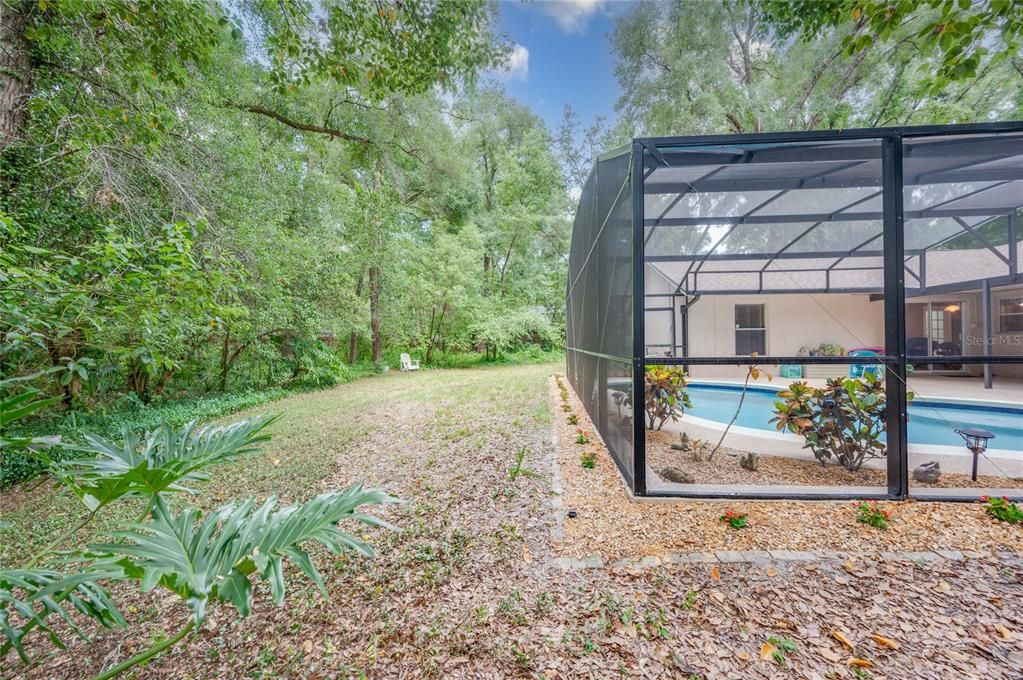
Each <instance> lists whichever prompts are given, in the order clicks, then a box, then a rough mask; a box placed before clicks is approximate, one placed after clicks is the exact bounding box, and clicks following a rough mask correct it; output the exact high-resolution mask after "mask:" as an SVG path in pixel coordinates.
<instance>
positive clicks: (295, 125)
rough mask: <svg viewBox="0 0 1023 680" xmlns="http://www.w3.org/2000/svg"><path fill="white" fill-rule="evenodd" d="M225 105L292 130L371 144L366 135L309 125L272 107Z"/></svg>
mask: <svg viewBox="0 0 1023 680" xmlns="http://www.w3.org/2000/svg"><path fill="white" fill-rule="evenodd" d="M225 105H226V106H229V107H231V108H233V109H238V110H239V111H247V112H249V113H258V114H259V115H261V116H266V117H267V118H272V119H274V120H276V121H277V122H278V123H281V124H282V125H287V126H288V127H290V128H292V129H294V130H301V131H302V132H315V133H316V134H320V135H327V136H328V137H330V138H331V139H343V140H345V141H347V142H356V143H358V144H366V145H367V146H373V141H372V140H370V139H367V138H366V137H360V136H359V135H353V134H349V133H347V132H343V131H341V130H338V129H336V128H329V127H325V126H323V125H311V124H309V123H303V122H301V121H297V120H294V119H293V118H288V117H287V116H285V115H284V114H282V113H279V112H277V111H274V110H273V109H268V108H266V107H265V106H260V105H259V104H239V103H236V102H231V101H228V102H225Z"/></svg>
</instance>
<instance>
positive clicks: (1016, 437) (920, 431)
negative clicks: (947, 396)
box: [683, 383, 1023, 451]
mask: <svg viewBox="0 0 1023 680" xmlns="http://www.w3.org/2000/svg"><path fill="white" fill-rule="evenodd" d="M741 390H742V388H741V386H734V385H711V384H706V383H689V396H690V399H691V400H692V402H693V407H692V408H691V409H688V410H687V411H686V413H688V414H690V415H693V416H695V417H697V418H704V419H706V420H713V421H717V422H719V423H724V424H727V423H728V421H729V420H731V419H732V416H733V415H734V414H735V408H736V406H737V405H738V404H739V396H740V393H741ZM777 392H778V390H777V389H773V388H770V387H759V386H757V387H752V386H751V387H750V388H749V390H748V391H747V392H746V400H745V401H744V402H743V405H742V410H741V411H739V417H738V419H737V420H736V421H735V424H736V425H737V426H741V427H749V428H753V429H757V430H765V431H769V432H777V431H778V430H777V429H776V428H775V426H774V424H773V423H770V422H768V421H770V420H771V418H773V417H774V402H775V401H777ZM684 420H685V419H684V418H683V422H684ZM970 426H972V427H982V428H984V429H985V430H990V431H991V432H993V433H994V435H995V439H993V440H992V441H991V443H990V444H989V446H990V448H992V449H1008V450H1010V451H1023V406H1020V407H1019V408H1014V407H1009V406H1000V405H990V406H989V405H983V406H980V405H976V404H969V403H948V402H944V401H928V400H927V399H924V398H919V397H918V398H917V399H914V400H913V402H912V403H911V404H910V407H909V432H908V436H909V443H910V444H932V445H933V444H937V445H941V446H957V447H961V446H963V440H962V438H960V437H959V435H958V434H956V433H955V431H954V430H955V429H956V428H963V427H970Z"/></svg>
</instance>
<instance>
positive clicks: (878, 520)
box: [853, 501, 892, 529]
mask: <svg viewBox="0 0 1023 680" xmlns="http://www.w3.org/2000/svg"><path fill="white" fill-rule="evenodd" d="M853 507H854V508H856V521H858V522H863V523H864V524H866V525H869V526H872V527H874V528H875V529H887V528H888V523H889V522H891V519H892V513H891V511H890V510H888V509H887V508H882V507H881V506H880V505H878V504H877V501H860V502H859V503H853Z"/></svg>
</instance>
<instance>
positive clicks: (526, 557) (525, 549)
mask: <svg viewBox="0 0 1023 680" xmlns="http://www.w3.org/2000/svg"><path fill="white" fill-rule="evenodd" d="M522 561H523V562H525V563H526V564H532V563H533V553H531V552H529V546H525V545H524V546H522Z"/></svg>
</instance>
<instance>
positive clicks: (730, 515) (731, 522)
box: [718, 510, 749, 529]
mask: <svg viewBox="0 0 1023 680" xmlns="http://www.w3.org/2000/svg"><path fill="white" fill-rule="evenodd" d="M718 519H719V520H720V521H722V522H724V523H726V524H727V525H728V526H729V527H731V528H732V529H745V528H746V527H747V526H749V523H748V522H747V521H746V513H745V512H735V511H734V510H725V514H723V515H721V517H719V518H718Z"/></svg>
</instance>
